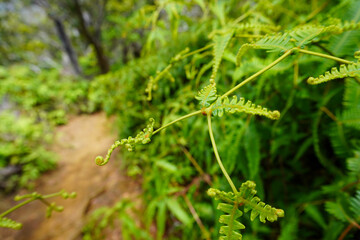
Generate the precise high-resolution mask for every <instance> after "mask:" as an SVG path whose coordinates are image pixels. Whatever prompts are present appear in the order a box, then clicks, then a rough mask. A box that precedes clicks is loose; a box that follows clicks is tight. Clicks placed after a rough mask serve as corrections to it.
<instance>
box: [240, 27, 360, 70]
mask: <svg viewBox="0 0 360 240" xmlns="http://www.w3.org/2000/svg"><path fill="white" fill-rule="evenodd" d="M359 28H360V23H355V22H345V23H344V24H342V23H339V24H335V25H330V26H321V25H312V24H309V25H305V26H301V27H299V28H295V29H294V30H291V31H288V32H285V33H276V34H275V35H266V36H264V37H262V38H261V39H259V40H257V41H255V42H252V43H245V44H243V45H242V46H241V47H240V49H239V51H238V53H237V55H236V65H240V62H241V57H242V56H243V55H244V54H245V52H246V51H247V50H249V49H251V48H253V49H265V50H268V51H269V52H276V51H284V52H285V51H288V50H290V49H291V48H294V47H296V48H303V47H305V46H306V45H307V44H309V43H311V42H312V41H315V40H317V38H320V37H323V36H329V35H333V34H341V33H343V32H345V31H350V30H355V29H359Z"/></svg>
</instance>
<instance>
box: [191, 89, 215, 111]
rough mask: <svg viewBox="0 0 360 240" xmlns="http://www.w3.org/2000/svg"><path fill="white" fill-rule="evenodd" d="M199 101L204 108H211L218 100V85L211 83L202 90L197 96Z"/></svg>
mask: <svg viewBox="0 0 360 240" xmlns="http://www.w3.org/2000/svg"><path fill="white" fill-rule="evenodd" d="M195 98H196V99H197V100H199V101H200V105H201V106H202V107H209V106H210V104H211V103H212V102H213V101H215V100H216V98H217V95H216V84H215V83H210V84H209V85H207V86H205V87H204V88H203V89H201V90H200V91H199V92H198V94H197V95H196V96H195Z"/></svg>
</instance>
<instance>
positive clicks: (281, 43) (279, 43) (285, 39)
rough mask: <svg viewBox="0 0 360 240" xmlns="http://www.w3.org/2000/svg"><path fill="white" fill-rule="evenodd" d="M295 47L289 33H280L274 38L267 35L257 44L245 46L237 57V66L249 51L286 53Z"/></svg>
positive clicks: (246, 44)
mask: <svg viewBox="0 0 360 240" xmlns="http://www.w3.org/2000/svg"><path fill="white" fill-rule="evenodd" d="M293 46H294V45H293V44H292V43H291V42H290V37H289V34H288V33H279V34H276V35H272V36H271V35H266V36H265V37H263V38H261V39H259V40H258V41H256V42H253V43H245V44H243V45H242V46H241V47H240V49H239V51H238V53H237V55H236V65H237V66H239V65H240V62H241V57H242V56H243V55H244V54H245V52H246V51H247V50H248V49H251V48H254V49H266V50H268V51H269V52H276V51H286V50H288V49H291V48H292V47H293Z"/></svg>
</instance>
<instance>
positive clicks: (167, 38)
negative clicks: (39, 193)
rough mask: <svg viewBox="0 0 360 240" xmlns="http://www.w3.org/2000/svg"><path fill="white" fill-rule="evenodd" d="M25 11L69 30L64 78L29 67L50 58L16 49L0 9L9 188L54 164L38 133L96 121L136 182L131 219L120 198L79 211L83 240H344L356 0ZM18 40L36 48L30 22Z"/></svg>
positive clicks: (355, 172)
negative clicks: (101, 117)
mask: <svg viewBox="0 0 360 240" xmlns="http://www.w3.org/2000/svg"><path fill="white" fill-rule="evenodd" d="M35 2H38V4H39V6H40V7H42V8H43V9H45V11H46V13H47V14H48V15H49V16H48V17H50V18H51V19H52V20H54V19H58V20H59V19H64V16H72V18H67V20H66V21H65V20H63V21H64V22H63V25H64V24H66V25H64V26H69V28H70V29H76V30H77V32H78V35H76V34H74V35H70V36H69V37H68V40H69V41H70V42H72V48H73V50H72V51H63V52H62V54H63V55H68V58H69V59H70V62H71V64H70V65H71V67H70V68H71V69H73V70H72V72H73V75H74V76H68V75H65V74H63V73H60V70H59V69H60V67H59V66H58V65H57V66H58V67H56V68H55V70H54V67H53V66H49V65H48V64H45V63H44V61H43V58H38V59H37V58H34V57H33V56H34V55H35V56H38V55H40V53H39V50H40V49H41V50H42V51H43V52H42V55H51V57H52V58H53V59H55V60H56V61H58V62H59V61H60V59H61V56H59V52H57V51H54V49H53V48H54V44H52V45H50V42H51V41H54V39H51V38H50V39H51V40H49V41H50V42H49V43H46V42H41V44H42V47H41V48H38V47H37V48H34V49H33V48H30V49H29V46H23V45H21V44H20V43H19V42H17V41H14V40H13V38H15V39H16V38H17V36H18V35H17V34H19V31H20V30H21V29H15V30H13V29H12V27H14V25H11V24H14V23H13V22H12V21H14V20H13V19H14V17H13V16H12V15H11V14H10V16H9V14H8V13H5V12H2V14H1V16H0V17H1V19H2V20H3V21H1V23H0V24H2V25H4V26H5V27H3V28H0V29H1V30H0V31H1V32H0V34H1V36H7V40H4V41H6V44H4V45H3V46H6V48H4V47H0V50H1V51H2V52H3V51H4V52H5V54H4V56H6V57H4V58H3V59H1V60H0V63H1V64H3V65H4V66H3V67H2V68H0V80H1V81H0V99H1V98H2V99H3V103H5V102H7V103H9V105H10V107H7V110H6V111H2V112H1V114H2V115H4V117H2V118H1V119H4V120H2V121H1V122H2V123H3V122H4V123H5V124H2V126H0V140H1V143H4V144H2V146H1V148H0V166H1V167H5V166H9V165H18V166H21V167H22V169H23V171H22V174H21V175H16V176H17V177H16V178H17V179H20V180H15V181H19V183H20V185H21V186H23V185H24V183H26V182H27V179H34V178H35V177H37V176H38V175H39V173H41V172H42V171H45V170H47V169H48V168H50V167H51V166H53V160H49V159H51V158H49V157H47V155H48V154H49V153H48V152H47V151H46V150H45V149H44V147H43V146H42V145H44V144H45V140H46V139H45V138H44V137H43V136H44V135H43V133H47V132H48V131H49V128H51V126H53V125H55V124H64V123H66V115H67V114H69V113H79V112H88V113H90V112H94V111H105V112H106V113H107V114H109V115H116V116H117V126H118V128H119V136H120V137H119V138H120V139H122V140H119V141H117V142H115V143H114V145H113V146H112V148H111V149H110V151H109V153H110V154H111V152H112V150H113V149H114V148H115V147H118V146H120V145H124V146H123V147H121V150H122V151H121V152H122V154H121V159H122V164H123V166H124V168H125V169H126V171H127V173H128V174H129V175H130V176H133V177H141V178H142V187H143V196H142V197H143V202H144V203H146V204H144V213H142V214H140V216H139V218H140V219H141V220H140V221H141V224H140V225H139V224H138V222H137V221H135V220H134V219H131V218H129V217H128V216H127V215H126V214H127V212H128V211H131V209H132V208H133V206H132V204H131V202H130V203H129V202H128V200H126V199H119V202H118V203H117V204H116V205H115V206H109V207H106V208H101V209H99V210H97V211H95V212H94V215H93V216H92V218H91V219H89V223H88V225H87V226H85V227H84V230H83V233H84V239H101V238H102V237H103V234H104V231H105V230H106V228H108V227H121V228H122V232H123V237H124V239H131V237H134V238H135V239H217V238H219V235H225V236H222V237H220V239H240V238H241V235H242V238H243V239H253V240H255V239H357V238H359V235H360V187H359V186H360V185H359V180H360V80H359V79H360V63H359V49H360V43H359V41H358V39H360V30H359V29H360V23H359V22H360V2H359V1H356V0H339V1H321V0H308V1H292V0H288V1H285V0H278V1H267V0H261V1H260V0H259V1H256V0H248V1H235V0H230V1H220V0H217V1H216V0H213V1H202V0H192V1H191V0H190V1H186V0H172V1H155V2H153V1H130V0H129V1H115V0H108V1H99V2H98V3H96V4H95V3H93V2H91V1H64V2H63V3H62V4H60V6H57V5H56V4H53V3H52V2H51V1H49V2H47V1H45V2H46V4H45V3H44V2H43V1H35ZM24 4H26V3H24ZM100 5H101V6H100ZM62 9H63V10H64V11H61V10H62ZM98 9H99V10H100V11H98V12H97V11H96V10H98ZM79 11H80V15H79ZM81 11H83V13H86V14H87V15H88V16H90V17H88V18H89V19H87V20H86V19H84V14H82V13H81ZM14 12H16V11H14ZM14 14H15V13H14ZM10 20H11V21H10ZM86 21H87V22H86ZM45 22H46V21H45ZM54 22H56V21H55V20H54ZM11 26H12V27H11ZM21 26H22V25H20V26H18V28H20V27H21ZM43 27H44V28H43V30H44V29H46V28H49V23H48V22H47V23H46V24H45V23H44V25H43ZM45 27H46V28H45ZM24 29H25V30H26V29H27V30H26V31H25V30H24ZM13 31H14V33H15V34H13V33H12V32H13ZM22 31H25V32H26V34H25V35H24V36H23V37H24V38H26V37H27V38H29V39H32V41H30V42H29V43H32V42H34V43H33V44H35V43H38V44H40V43H39V42H37V41H36V38H35V39H34V38H33V36H34V34H36V33H37V32H36V31H35V30H34V27H31V26H22ZM49 36H51V37H52V38H55V36H56V33H55V32H52V33H49ZM60 39H61V38H60ZM22 43H23V42H22ZM61 43H64V39H62V41H58V42H57V45H58V46H55V48H56V47H57V48H58V49H60V48H61ZM47 45H50V46H51V47H50V46H49V48H47ZM14 47H17V50H16V51H15V52H14V50H13V49H14ZM76 55H78V56H79V59H78V60H77V57H76ZM71 59H72V60H71ZM30 60H31V61H30ZM34 66H36V67H34ZM327 71H329V72H327ZM308 83H310V84H316V85H310V84H308ZM319 83H321V84H319ZM232 96H234V98H236V100H232V99H233V97H232ZM228 97H229V98H228ZM244 99H246V101H245V100H244ZM247 100H251V101H252V102H254V103H256V104H259V105H261V107H260V106H259V107H258V106H257V105H252V104H251V103H249V102H247ZM265 107H266V109H265ZM267 109H270V110H267ZM229 113H232V114H229ZM279 113H280V114H279ZM203 115H205V116H203ZM183 116H185V117H183ZM220 117H221V118H220ZM14 118H15V119H17V120H16V121H15V123H16V124H14V125H13V122H14V120H11V119H14ZM22 118H24V119H25V120H24V121H22V120H21V119H22ZM151 118H152V119H154V120H152V119H151ZM179 118H180V120H182V121H178V119H179ZM149 119H151V120H150V123H149ZM173 121H174V122H176V123H175V124H174V125H171V126H168V125H167V124H169V123H172V122H173ZM34 123H36V124H34ZM18 124H19V126H18ZM147 124H148V125H147ZM9 125H12V127H11V128H10V127H9ZM30 125H31V126H30ZM146 125H147V126H146ZM145 126H146V128H145V129H144V131H143V132H142V133H140V134H139V135H136V133H137V132H139V130H141V129H142V128H144V127H145ZM164 126H165V127H166V128H165V127H164ZM167 126H168V127H167ZM160 130H161V131H160ZM209 132H210V135H209ZM9 136H10V137H9ZM128 136H133V137H132V138H128ZM15 139H16V140H15ZM19 139H20V140H19ZM215 142H216V144H215ZM143 144H146V145H143ZM3 146H4V147H3ZM109 147H110V146H109ZM127 150H129V151H130V152H128V151H127ZM213 153H215V156H214V154H213ZM108 160H109V159H108V158H106V157H105V159H103V158H102V157H98V158H97V163H98V164H99V165H103V164H105V163H106V162H107V161H108ZM46 161H49V162H50V163H51V164H49V163H47V162H46ZM89 161H92V159H89ZM219 165H220V166H219ZM104 167H107V166H106V165H105V166H104ZM27 169H28V170H27ZM227 175H228V176H227ZM24 179H25V180H24ZM248 180H250V181H248ZM254 183H256V190H257V196H258V197H255V196H254V195H255V193H256V191H255V190H254V188H255V184H254ZM10 185H14V183H12V184H10ZM209 188H210V190H209ZM212 197H215V198H212ZM260 199H261V201H260ZM262 201H264V202H266V203H268V204H270V205H271V206H275V207H276V208H272V207H270V206H269V205H265V203H263V202H262ZM219 202H220V204H219ZM243 207H244V208H243ZM216 208H219V210H217V209H216ZM277 208H279V209H277ZM281 209H283V210H284V212H285V215H284V217H282V216H283V212H282V210H281ZM250 210H251V211H250ZM243 211H244V212H245V214H243V216H241V215H242V212H243ZM248 211H250V212H251V214H246V212H248ZM224 214H225V215H224ZM226 214H229V215H226ZM257 215H259V220H260V221H259V220H256V219H255V218H256V217H257ZM240 216H241V217H240ZM278 217H282V218H279V219H277V218H278ZM254 219H255V220H254ZM253 220H254V221H253ZM265 220H269V221H271V222H272V221H274V220H277V222H274V223H270V224H269V223H267V224H263V223H262V222H265ZM219 221H220V222H221V223H220V222H219ZM119 222H121V223H122V224H118V225H117V224H116V223H119ZM223 224H225V225H226V226H225V227H224V226H222V225H223ZM226 227H227V228H226ZM244 227H246V228H245V229H244V230H241V234H240V231H239V229H243V228H244ZM154 228H155V229H156V230H155V231H154V230H153V229H154ZM219 231H220V233H221V234H219Z"/></svg>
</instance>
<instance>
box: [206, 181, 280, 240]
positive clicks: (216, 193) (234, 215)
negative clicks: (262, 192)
mask: <svg viewBox="0 0 360 240" xmlns="http://www.w3.org/2000/svg"><path fill="white" fill-rule="evenodd" d="M255 187H256V184H255V183H254V182H252V181H246V182H245V183H243V184H241V187H240V191H239V192H237V193H233V192H228V193H227V192H223V191H220V190H218V189H214V188H210V189H209V190H208V192H207V193H208V195H209V196H210V197H213V198H215V199H216V200H221V201H222V202H221V203H219V204H218V207H217V208H218V209H219V210H221V211H223V212H225V213H227V215H221V216H220V219H219V222H220V223H223V224H224V225H225V226H222V227H221V228H220V233H221V234H223V235H225V236H221V237H220V238H219V239H220V240H225V239H233V240H240V239H242V235H241V234H240V233H239V232H237V231H236V230H240V229H244V228H245V226H244V225H243V224H242V223H240V222H239V221H238V220H236V219H238V218H239V217H241V216H242V215H243V213H242V211H241V210H240V209H239V207H240V206H244V212H245V213H246V212H249V211H251V213H250V220H251V221H254V220H255V218H256V217H258V216H259V220H260V221H261V222H263V223H265V222H266V220H268V221H270V222H274V221H276V220H277V219H278V218H279V217H284V211H283V210H282V209H276V208H274V207H271V206H270V205H268V204H266V203H264V202H262V201H261V200H260V198H259V197H257V196H255V194H256V190H255Z"/></svg>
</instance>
